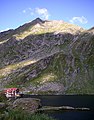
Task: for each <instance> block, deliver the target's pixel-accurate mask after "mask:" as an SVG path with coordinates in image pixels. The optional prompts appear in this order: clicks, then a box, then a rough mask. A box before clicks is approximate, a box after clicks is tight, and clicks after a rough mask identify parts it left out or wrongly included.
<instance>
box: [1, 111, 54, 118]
mask: <svg viewBox="0 0 94 120" xmlns="http://www.w3.org/2000/svg"><path fill="white" fill-rule="evenodd" d="M1 120H55V119H53V118H51V117H49V116H48V115H46V114H40V113H37V114H30V113H26V112H23V111H19V110H15V111H14V110H10V111H8V112H7V113H5V115H4V116H2V117H1Z"/></svg>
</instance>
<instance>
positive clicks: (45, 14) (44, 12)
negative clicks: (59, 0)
mask: <svg viewBox="0 0 94 120" xmlns="http://www.w3.org/2000/svg"><path fill="white" fill-rule="evenodd" d="M35 12H36V13H37V14H38V15H41V16H42V17H43V18H44V19H48V18H49V16H50V15H49V12H48V10H47V9H46V8H35Z"/></svg>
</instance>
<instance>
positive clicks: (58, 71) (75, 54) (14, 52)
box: [0, 18, 94, 94]
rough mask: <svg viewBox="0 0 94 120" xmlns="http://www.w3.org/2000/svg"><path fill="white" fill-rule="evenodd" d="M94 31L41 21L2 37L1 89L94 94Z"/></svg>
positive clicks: (35, 21) (10, 31)
mask: <svg viewBox="0 0 94 120" xmlns="http://www.w3.org/2000/svg"><path fill="white" fill-rule="evenodd" d="M93 45H94V30H93V28H92V29H90V30H84V29H82V28H81V27H78V26H75V25H72V24H69V23H66V22H64V21H42V20H41V19H39V18H37V19H35V20H33V21H32V22H30V23H26V24H24V25H23V26H20V27H19V28H17V29H15V30H9V31H6V32H2V33H0V89H3V88H6V87H14V86H15V87H19V88H21V89H22V90H24V91H29V92H30V93H32V94H92V93H94V55H93V53H94V46H93Z"/></svg>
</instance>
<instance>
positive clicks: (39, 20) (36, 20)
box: [32, 18, 44, 24]
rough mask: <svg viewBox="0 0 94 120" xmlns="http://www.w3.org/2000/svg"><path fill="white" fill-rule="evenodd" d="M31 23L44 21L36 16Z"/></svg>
mask: <svg viewBox="0 0 94 120" xmlns="http://www.w3.org/2000/svg"><path fill="white" fill-rule="evenodd" d="M32 23H33V24H37V23H44V21H43V20H41V19H40V18H36V19H35V20H33V21H32Z"/></svg>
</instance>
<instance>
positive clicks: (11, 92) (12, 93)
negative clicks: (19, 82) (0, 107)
mask: <svg viewBox="0 0 94 120" xmlns="http://www.w3.org/2000/svg"><path fill="white" fill-rule="evenodd" d="M5 95H6V97H7V98H12V97H19V96H20V94H19V89H18V88H7V89H6V90H5Z"/></svg>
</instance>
